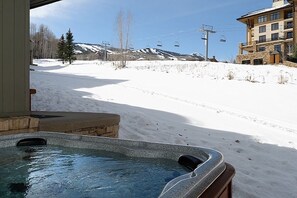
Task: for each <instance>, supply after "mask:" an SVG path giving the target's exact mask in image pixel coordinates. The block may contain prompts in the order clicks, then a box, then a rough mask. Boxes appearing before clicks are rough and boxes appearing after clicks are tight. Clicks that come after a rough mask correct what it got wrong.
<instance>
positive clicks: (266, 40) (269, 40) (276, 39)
mask: <svg viewBox="0 0 297 198" xmlns="http://www.w3.org/2000/svg"><path fill="white" fill-rule="evenodd" d="M279 40H285V38H284V37H276V38H270V39H261V40H258V41H256V43H257V44H258V43H266V42H271V41H279Z"/></svg>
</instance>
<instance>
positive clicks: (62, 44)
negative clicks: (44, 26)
mask: <svg viewBox="0 0 297 198" xmlns="http://www.w3.org/2000/svg"><path fill="white" fill-rule="evenodd" d="M65 47H66V43H65V38H64V34H62V36H61V38H60V40H59V42H58V58H59V59H61V60H62V62H63V64H64V62H65V59H66V56H65Z"/></svg>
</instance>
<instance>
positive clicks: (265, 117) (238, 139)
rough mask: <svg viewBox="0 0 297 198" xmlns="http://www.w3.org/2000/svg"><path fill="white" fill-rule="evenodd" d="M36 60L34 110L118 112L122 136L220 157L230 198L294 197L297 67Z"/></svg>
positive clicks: (296, 134) (296, 135) (33, 79)
mask: <svg viewBox="0 0 297 198" xmlns="http://www.w3.org/2000/svg"><path fill="white" fill-rule="evenodd" d="M35 63H37V64H38V65H39V67H34V69H35V71H34V72H31V87H34V88H36V89H37V94H36V95H35V96H33V98H32V99H33V103H32V104H33V110H51V111H89V112H111V113H117V114H120V115H121V123H120V138H124V139H134V140H144V141H152V142H165V143H171V144H182V145H193V146H202V147H209V148H214V149H217V150H219V151H220V152H222V153H223V155H224V156H225V160H226V161H227V162H229V163H231V164H232V165H233V166H234V167H235V168H236V177H235V179H234V184H233V187H234V197H239V198H242V197H243V198H245V197H247V198H249V197H259V198H260V197H261V198H262V197H264V198H265V197H267V198H268V197H289V198H290V197H292V198H293V197H296V194H297V189H296V184H297V167H296V163H297V152H296V149H297V121H296V118H297V111H296V110H297V103H296V101H297V69H294V68H287V67H283V66H280V67H274V66H257V67H255V66H243V65H232V64H223V63H208V62H182V61H181V62H179V61H150V62H149V61H135V62H129V64H128V68H126V69H122V70H115V69H114V67H113V63H103V62H97V61H89V62H83V61H76V62H75V63H74V64H73V65H71V66H64V65H62V64H61V63H60V62H57V61H55V60H39V61H35ZM232 76H233V77H232ZM229 79H230V80H229Z"/></svg>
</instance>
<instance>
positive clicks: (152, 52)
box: [74, 43, 203, 60]
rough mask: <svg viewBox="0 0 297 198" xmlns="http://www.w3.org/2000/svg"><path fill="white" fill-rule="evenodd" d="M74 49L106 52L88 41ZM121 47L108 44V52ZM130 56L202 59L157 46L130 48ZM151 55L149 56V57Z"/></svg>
mask: <svg viewBox="0 0 297 198" xmlns="http://www.w3.org/2000/svg"><path fill="white" fill-rule="evenodd" d="M74 49H75V50H74V51H75V54H76V55H81V54H98V53H101V54H103V53H104V50H105V47H104V46H103V45H99V44H88V43H75V44H74ZM119 51H120V50H119V49H117V48H112V47H108V46H107V53H108V54H117V53H119ZM129 55H130V56H132V57H133V56H135V57H137V58H136V59H145V60H146V59H154V60H178V59H196V60H202V59H203V58H202V57H201V56H197V55H193V54H192V55H188V54H179V53H176V52H170V51H166V50H162V49H156V48H144V49H139V50H129ZM148 56H149V58H148Z"/></svg>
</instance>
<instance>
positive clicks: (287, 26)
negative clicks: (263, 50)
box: [284, 25, 293, 30]
mask: <svg viewBox="0 0 297 198" xmlns="http://www.w3.org/2000/svg"><path fill="white" fill-rule="evenodd" d="M284 29H285V30H290V29H293V25H285V26H284Z"/></svg>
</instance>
